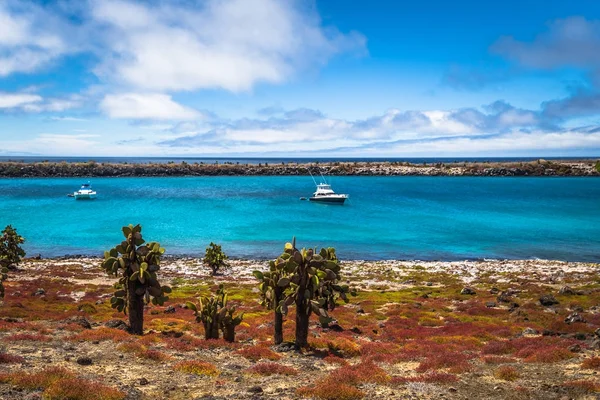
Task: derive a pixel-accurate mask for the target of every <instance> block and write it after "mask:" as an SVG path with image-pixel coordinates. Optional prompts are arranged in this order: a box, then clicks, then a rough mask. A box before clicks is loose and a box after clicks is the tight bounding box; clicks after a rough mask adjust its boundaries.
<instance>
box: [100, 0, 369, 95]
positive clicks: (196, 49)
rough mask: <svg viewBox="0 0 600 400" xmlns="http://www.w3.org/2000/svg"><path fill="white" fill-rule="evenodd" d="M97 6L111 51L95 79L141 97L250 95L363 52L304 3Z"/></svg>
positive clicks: (357, 39) (111, 2)
mask: <svg viewBox="0 0 600 400" xmlns="http://www.w3.org/2000/svg"><path fill="white" fill-rule="evenodd" d="M92 4H93V9H92V15H93V18H94V19H95V20H96V21H97V22H98V23H101V24H103V26H104V31H100V32H101V33H102V34H103V35H105V39H106V43H105V45H107V46H108V47H109V48H110V50H111V51H103V52H102V54H103V63H102V64H101V65H100V66H99V67H98V68H97V69H96V72H97V73H98V75H99V76H101V77H102V78H103V79H105V80H108V81H113V80H114V79H119V80H121V83H124V84H127V85H130V86H133V87H136V88H138V89H143V90H150V91H164V90H197V89H206V88H221V89H225V90H229V91H233V92H239V91H246V90H249V89H251V88H252V87H253V86H254V85H255V84H256V83H258V82H269V83H281V82H284V81H286V80H288V79H289V78H290V77H291V76H292V75H293V74H294V73H295V72H296V71H297V70H298V69H302V68H306V67H310V66H313V65H321V64H323V63H325V62H326V61H327V60H328V59H329V58H330V57H331V56H333V55H334V54H336V53H339V52H343V51H347V50H350V49H359V50H361V51H362V50H364V38H363V37H362V36H361V35H359V34H357V33H352V34H350V35H344V34H342V33H340V32H338V31H337V30H335V29H333V28H327V29H325V28H324V27H323V26H322V25H321V21H320V19H319V18H318V15H316V13H315V12H314V11H312V10H310V9H309V8H308V7H305V6H304V5H303V3H302V2H301V1H284V2H282V1H277V0H231V1H218V0H209V1H206V2H205V3H203V5H202V6H199V7H186V6H185V4H187V3H179V4H178V5H174V4H173V3H169V5H168V7H167V6H165V5H149V4H147V3H136V2H132V1H115V0H103V1H95V2H93V3H92ZM106 54H110V56H105V55H106Z"/></svg>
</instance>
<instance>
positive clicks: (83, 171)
mask: <svg viewBox="0 0 600 400" xmlns="http://www.w3.org/2000/svg"><path fill="white" fill-rule="evenodd" d="M309 171H310V172H312V173H318V172H319V171H321V172H322V173H323V174H326V175H338V176H415V175H424V176H600V160H592V159H587V160H566V159H547V160H546V159H538V160H534V161H518V160H517V161H479V160H476V161H462V162H454V161H447V162H441V161H438V162H433V163H431V162H427V161H422V162H420V163H416V162H410V161H358V160H357V161H328V162H319V161H306V162H302V161H299V160H294V161H287V162H286V161H278V162H259V163H258V164H253V163H249V162H245V163H244V162H240V161H236V162H234V161H219V160H214V161H212V162H210V163H207V162H204V161H199V162H194V163H190V162H186V161H181V162H179V163H176V162H174V161H169V162H166V163H165V162H149V163H129V162H119V163H115V162H99V161H87V162H67V161H60V162H56V161H41V162H23V161H0V177H10V178H25V177H126V176H128V177H162V176H246V175H247V176H293V175H308V174H309Z"/></svg>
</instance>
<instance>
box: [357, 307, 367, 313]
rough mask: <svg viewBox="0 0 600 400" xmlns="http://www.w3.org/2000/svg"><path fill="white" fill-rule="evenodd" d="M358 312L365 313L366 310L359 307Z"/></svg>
mask: <svg viewBox="0 0 600 400" xmlns="http://www.w3.org/2000/svg"><path fill="white" fill-rule="evenodd" d="M356 313H357V314H364V313H365V310H363V309H362V308H359V309H358V310H356Z"/></svg>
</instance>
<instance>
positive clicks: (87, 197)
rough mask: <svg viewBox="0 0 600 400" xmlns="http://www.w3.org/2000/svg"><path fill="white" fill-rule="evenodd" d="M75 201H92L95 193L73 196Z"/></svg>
mask: <svg viewBox="0 0 600 400" xmlns="http://www.w3.org/2000/svg"><path fill="white" fill-rule="evenodd" d="M73 197H75V200H94V199H95V198H96V193H93V194H77V193H76V194H74V195H73Z"/></svg>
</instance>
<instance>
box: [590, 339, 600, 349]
mask: <svg viewBox="0 0 600 400" xmlns="http://www.w3.org/2000/svg"><path fill="white" fill-rule="evenodd" d="M590 349H592V350H600V339H595V340H592V343H591V344H590Z"/></svg>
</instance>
